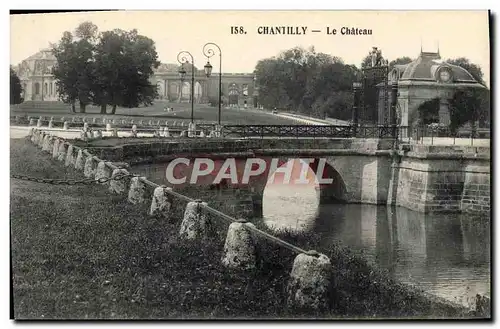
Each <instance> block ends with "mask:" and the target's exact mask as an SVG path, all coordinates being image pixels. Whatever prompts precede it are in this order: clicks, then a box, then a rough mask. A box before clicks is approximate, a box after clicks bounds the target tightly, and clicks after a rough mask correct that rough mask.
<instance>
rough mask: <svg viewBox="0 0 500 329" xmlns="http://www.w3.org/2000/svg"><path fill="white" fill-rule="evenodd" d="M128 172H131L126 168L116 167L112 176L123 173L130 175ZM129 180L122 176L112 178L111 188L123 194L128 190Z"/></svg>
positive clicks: (114, 191) (112, 190)
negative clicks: (116, 178) (117, 178)
mask: <svg viewBox="0 0 500 329" xmlns="http://www.w3.org/2000/svg"><path fill="white" fill-rule="evenodd" d="M128 173H129V172H128V171H127V170H126V169H120V168H119V169H115V170H113V173H112V174H111V178H115V177H117V176H121V175H128ZM128 181H129V179H128V178H127V177H124V178H121V179H119V180H114V179H111V180H110V181H109V190H110V191H111V192H112V193H116V194H123V193H125V191H126V190H127V182H128Z"/></svg>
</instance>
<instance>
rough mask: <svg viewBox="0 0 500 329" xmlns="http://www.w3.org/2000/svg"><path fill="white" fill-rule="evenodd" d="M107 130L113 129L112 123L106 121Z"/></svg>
mask: <svg viewBox="0 0 500 329" xmlns="http://www.w3.org/2000/svg"><path fill="white" fill-rule="evenodd" d="M106 131H111V123H106Z"/></svg>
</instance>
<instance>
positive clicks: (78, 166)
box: [75, 149, 85, 170]
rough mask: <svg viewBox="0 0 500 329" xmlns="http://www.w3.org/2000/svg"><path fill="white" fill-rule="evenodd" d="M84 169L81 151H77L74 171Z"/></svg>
mask: <svg viewBox="0 0 500 329" xmlns="http://www.w3.org/2000/svg"><path fill="white" fill-rule="evenodd" d="M84 167H85V159H84V156H83V150H82V149H79V150H78V155H77V156H76V160H75V169H77V170H82V169H83V168H84Z"/></svg>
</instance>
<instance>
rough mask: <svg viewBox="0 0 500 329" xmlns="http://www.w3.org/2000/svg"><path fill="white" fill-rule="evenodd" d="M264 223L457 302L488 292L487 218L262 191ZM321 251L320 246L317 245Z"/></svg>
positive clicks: (278, 190) (284, 190) (292, 191)
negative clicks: (350, 253)
mask: <svg viewBox="0 0 500 329" xmlns="http://www.w3.org/2000/svg"><path fill="white" fill-rule="evenodd" d="M263 205H264V208H263V216H264V222H265V223H266V224H268V225H269V226H272V227H279V228H283V227H287V228H289V229H292V230H298V231H310V232H314V233H316V234H317V235H318V236H319V238H320V241H322V244H323V243H324V244H325V245H326V243H328V242H331V241H332V240H334V241H337V242H340V243H342V244H343V245H346V246H349V247H351V248H353V249H356V250H360V251H363V254H364V255H365V257H366V258H367V260H368V261H370V262H371V263H372V264H374V265H375V266H378V267H380V268H382V269H385V270H387V271H388V272H389V273H390V274H391V275H393V276H394V278H396V279H398V280H400V281H402V282H405V283H408V284H412V285H417V286H418V287H420V288H422V289H424V290H426V291H427V292H429V293H433V294H436V295H438V296H440V297H444V298H447V299H450V300H453V301H456V302H461V303H464V304H466V303H467V299H468V298H471V297H473V296H475V294H476V293H479V294H486V295H489V294H490V270H489V266H490V265H489V264H490V225H489V218H484V217H483V218H480V217H474V216H470V215H465V214H423V213H418V212H415V211H411V210H408V209H405V208H401V207H394V208H391V207H386V206H374V205H359V204H346V205H342V204H329V205H320V204H319V201H318V197H317V194H316V193H315V191H314V189H312V190H311V189H309V188H304V189H303V191H302V192H301V191H300V190H299V189H290V188H277V187H276V188H273V189H267V188H266V191H265V193H264V200H263ZM318 249H320V250H321V246H318Z"/></svg>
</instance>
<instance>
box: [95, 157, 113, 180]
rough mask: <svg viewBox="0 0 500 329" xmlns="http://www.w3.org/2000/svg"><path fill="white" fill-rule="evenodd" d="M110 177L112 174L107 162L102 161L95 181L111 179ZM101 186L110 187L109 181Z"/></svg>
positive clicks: (98, 166)
mask: <svg viewBox="0 0 500 329" xmlns="http://www.w3.org/2000/svg"><path fill="white" fill-rule="evenodd" d="M109 176H110V172H109V168H108V166H106V162H104V161H100V162H99V164H98V165H97V169H96V172H95V179H96V180H99V179H101V178H109ZM100 184H103V185H109V181H107V182H104V183H100Z"/></svg>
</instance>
